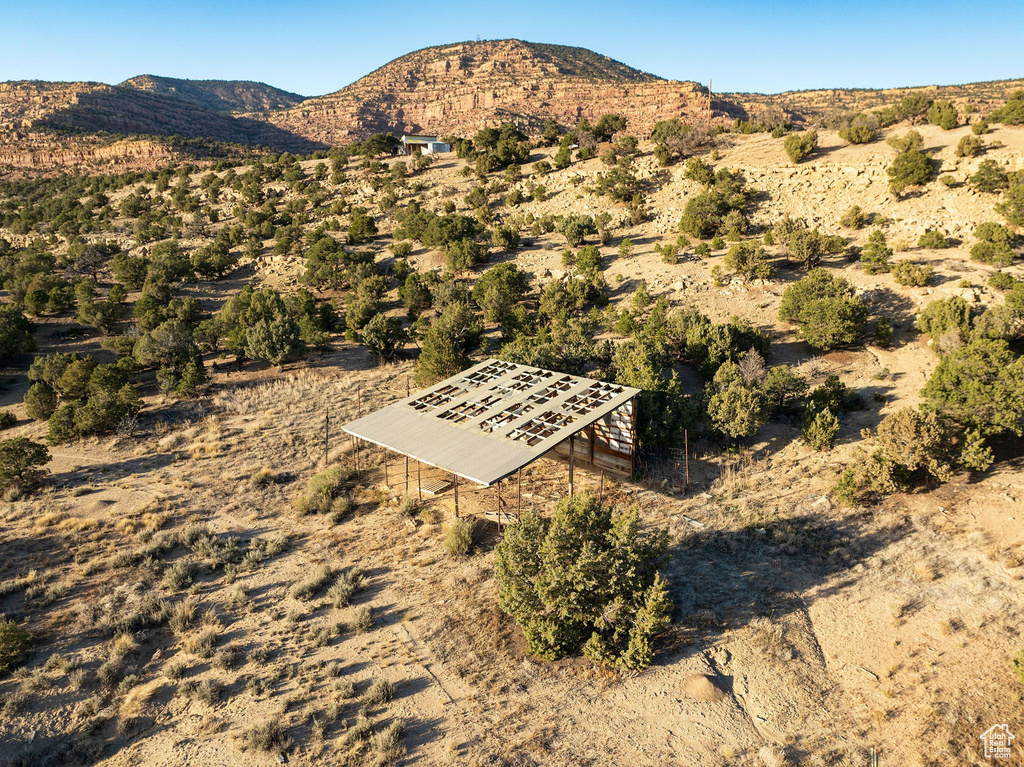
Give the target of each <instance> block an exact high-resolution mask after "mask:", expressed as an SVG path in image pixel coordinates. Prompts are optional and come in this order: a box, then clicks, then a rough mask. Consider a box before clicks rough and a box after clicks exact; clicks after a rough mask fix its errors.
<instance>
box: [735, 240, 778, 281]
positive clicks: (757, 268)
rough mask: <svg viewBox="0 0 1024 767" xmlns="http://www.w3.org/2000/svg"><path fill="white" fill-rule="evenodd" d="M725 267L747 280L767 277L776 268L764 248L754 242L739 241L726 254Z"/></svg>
mask: <svg viewBox="0 0 1024 767" xmlns="http://www.w3.org/2000/svg"><path fill="white" fill-rule="evenodd" d="M725 268H726V269H729V270H731V271H733V272H735V273H736V274H738V275H740V276H741V277H743V278H744V279H746V280H752V279H762V280H763V279H767V278H769V277H771V276H772V274H773V273H774V271H775V270H774V269H772V266H771V264H769V263H768V257H767V255H766V254H765V252H764V248H763V247H761V246H760V245H758V244H757V243H754V242H739V243H737V244H735V245H733V246H732V247H731V248H729V252H728V253H726V254H725Z"/></svg>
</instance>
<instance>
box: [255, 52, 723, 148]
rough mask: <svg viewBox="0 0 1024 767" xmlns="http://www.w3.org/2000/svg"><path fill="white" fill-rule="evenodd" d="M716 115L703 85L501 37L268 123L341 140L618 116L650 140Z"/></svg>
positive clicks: (410, 60) (413, 58)
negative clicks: (661, 128)
mask: <svg viewBox="0 0 1024 767" xmlns="http://www.w3.org/2000/svg"><path fill="white" fill-rule="evenodd" d="M707 109H708V98H707V89H705V88H704V87H703V86H701V85H698V84H697V83H693V82H679V81H673V80H662V79H660V78H658V77H655V76H654V75H649V74H647V73H645V72H640V71H639V70H636V69H632V68H630V67H627V66H625V65H623V64H620V63H619V62H616V61H613V60H612V59H609V58H607V57H604V56H600V55H598V54H595V53H592V52H591V51H586V50H584V49H581V48H569V47H566V46H548V45H538V44H533V43H524V42H521V41H519V40H499V41H487V42H469V43H459V44H457V45H451V46H445V47H439V48H426V49H423V50H421V51H416V52H414V53H411V54H409V55H407V56H403V57H401V58H400V59H396V60H395V61H392V62H391V63H389V64H387V65H385V66H383V67H381V68H380V69H378V70H376V71H375V72H372V73H370V74H369V75H367V76H366V77H364V78H362V79H360V80H359V81H357V82H355V83H353V84H352V85H350V86H348V87H346V88H342V89H341V90H340V91H337V92H335V93H331V94H328V95H326V96H321V97H318V98H313V99H307V100H306V101H304V102H303V103H302V104H300V105H299V106H297V107H295V108H294V109H289V110H285V111H281V112H275V113H272V114H270V115H269V116H268V119H269V120H270V121H271V122H272V123H274V124H275V125H278V126H280V127H282V128H285V129H287V130H288V131H290V132H293V133H296V134H298V135H301V136H304V137H306V138H309V139H312V140H314V141H320V142H324V143H330V144H334V143H340V142H344V141H348V140H351V139H352V138H353V137H359V136H362V135H365V134H367V133H373V132H377V131H389V130H390V131H394V132H395V133H399V132H429V133H439V134H451V133H454V134H462V135H468V134H471V133H473V132H475V131H476V130H478V129H479V128H481V127H482V126H484V125H489V124H494V123H497V122H500V121H503V120H508V121H514V122H518V123H519V124H520V126H521V128H536V127H539V125H540V124H541V123H543V121H544V119H546V118H552V119H554V120H556V121H558V122H559V123H561V124H563V125H575V124H576V123H577V122H578V121H579V120H580V119H581V118H587V119H588V120H596V119H598V118H599V117H600V116H601V115H603V114H606V113H608V112H616V113H619V114H622V115H625V117H626V118H627V120H628V122H629V129H630V131H632V132H635V133H639V134H645V133H647V132H649V131H650V130H651V128H653V126H654V123H655V122H657V121H658V120H665V119H669V118H673V117H677V118H682V119H686V120H689V121H696V120H701V119H705V118H706V116H707Z"/></svg>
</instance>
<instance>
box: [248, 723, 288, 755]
mask: <svg viewBox="0 0 1024 767" xmlns="http://www.w3.org/2000/svg"><path fill="white" fill-rule="evenodd" d="M290 743H291V741H290V740H289V738H288V734H287V733H286V732H285V730H284V727H282V726H281V723H280V722H278V721H277V720H273V719H272V720H270V721H267V722H263V723H262V724H256V725H253V726H252V727H249V728H247V729H246V730H244V731H243V732H242V745H243V746H244V747H245V748H250V749H253V750H255V751H274V752H281V751H285V750H287V748H288V746H289V745H290Z"/></svg>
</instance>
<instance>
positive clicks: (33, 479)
mask: <svg viewBox="0 0 1024 767" xmlns="http://www.w3.org/2000/svg"><path fill="white" fill-rule="evenodd" d="M49 462H50V451H49V450H47V449H46V446H45V445H40V444H39V443H38V442H33V441H32V440H30V439H28V438H27V437H14V438H12V439H5V440H2V441H0V490H7V489H8V488H11V487H17V488H18V489H19V490H23V491H24V490H31V489H32V488H34V487H36V486H37V485H38V484H39V483H40V482H41V481H42V479H43V477H44V476H45V474H46V472H45V470H44V469H42V467H43V466H45V465H46V464H47V463H49Z"/></svg>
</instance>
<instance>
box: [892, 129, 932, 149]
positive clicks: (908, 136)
mask: <svg viewBox="0 0 1024 767" xmlns="http://www.w3.org/2000/svg"><path fill="white" fill-rule="evenodd" d="M885 143H887V144H888V145H889V146H891V147H892V148H893V149H895V150H896V154H903V153H904V152H910V151H912V150H920V149H921V148H923V147H924V137H923V136H922V135H921V134H920V133H918V132H917V131H916V130H911V131H907V132H906V133H905V134H903V135H902V136H890V137H889V138H888V139H886V142H885Z"/></svg>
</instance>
